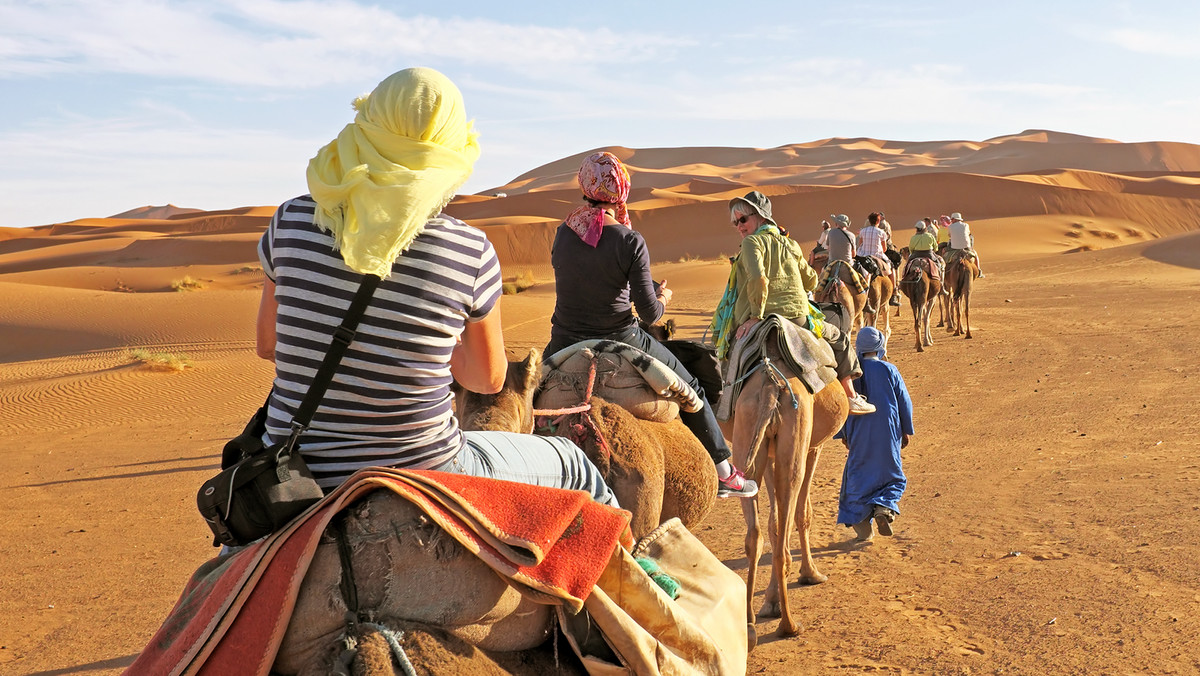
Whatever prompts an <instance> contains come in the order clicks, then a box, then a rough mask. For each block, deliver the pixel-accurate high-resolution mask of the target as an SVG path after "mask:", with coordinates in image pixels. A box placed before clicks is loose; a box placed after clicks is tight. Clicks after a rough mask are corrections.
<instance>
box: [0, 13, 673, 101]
mask: <svg viewBox="0 0 1200 676" xmlns="http://www.w3.org/2000/svg"><path fill="white" fill-rule="evenodd" d="M687 44H689V42H688V41H687V40H683V39H680V38H675V37H669V36H661V35H652V34H646V33H639V32H636V31H630V32H624V31H623V32H620V33H618V32H616V31H613V30H611V29H608V28H603V27H601V28H597V29H594V30H587V31H584V30H579V29H574V28H555V27H547V26H533V25H514V24H506V23H500V22H496V21H491V20H486V19H462V18H445V19H443V18H436V17H430V16H406V15H403V14H400V13H397V12H392V11H388V10H385V9H382V8H379V7H371V6H363V5H359V4H356V3H353V2H348V1H346V0H340V1H336V2H316V1H305V2H282V1H280V0H211V1H210V2H204V3H199V2H196V3H185V2H174V3H172V2H155V3H149V2H144V1H139V0H69V1H66V2H55V3H38V4H35V5H20V6H16V5H6V6H4V7H2V8H0V77H5V76H7V77H13V76H37V75H41V76H48V75H54V74H58V73H80V72H91V73H116V74H133V75H143V76H152V77H160V78H164V79H189V80H199V81H205V82H216V83H223V84H230V85H242V86H257V87H265V88H272V87H280V88H295V87H314V86H320V85H324V84H329V83H337V82H347V81H357V80H360V79H362V78H368V77H375V76H377V75H378V73H380V72H381V71H388V70H389V67H388V66H384V67H382V68H381V66H380V64H406V63H411V62H412V61H413V60H414V59H416V60H420V61H421V62H430V61H434V62H449V63H456V64H468V65H470V64H474V65H482V66H489V67H498V68H505V69H510V70H514V71H520V72H522V73H523V74H525V75H528V76H531V77H538V76H539V75H541V76H545V75H547V74H557V73H567V72H572V70H573V69H580V68H591V67H594V66H596V65H598V64H604V63H617V62H620V63H626V64H627V63H634V62H641V61H650V60H657V59H660V58H662V57H663V56H664V55H665V54H667V53H669V52H670V51H671V50H673V49H676V48H679V47H681V46H685V45H687Z"/></svg>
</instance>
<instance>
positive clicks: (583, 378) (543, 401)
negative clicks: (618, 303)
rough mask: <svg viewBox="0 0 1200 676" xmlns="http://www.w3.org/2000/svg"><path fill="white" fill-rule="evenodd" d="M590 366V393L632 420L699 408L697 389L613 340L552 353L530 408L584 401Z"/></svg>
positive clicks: (666, 418) (665, 419) (551, 407)
mask: <svg viewBox="0 0 1200 676" xmlns="http://www.w3.org/2000/svg"><path fill="white" fill-rule="evenodd" d="M593 364H595V377H594V380H593V381H592V394H593V395H596V396H599V397H601V398H603V399H605V400H607V401H610V402H612V403H615V404H619V405H620V406H621V407H622V408H624V409H626V410H627V411H629V412H630V413H632V414H633V416H634V417H636V418H641V419H642V420H653V421H656V422H668V421H670V420H674V419H675V418H677V417H678V416H679V411H680V410H681V409H682V410H684V411H687V412H694V411H698V410H700V409H701V407H702V406H703V401H702V400H701V399H700V395H699V394H697V392H696V390H694V389H692V387H691V385H689V384H688V383H687V382H685V381H684V380H683V379H682V378H680V377H679V375H678V374H676V373H675V372H674V371H672V370H671V369H669V368H667V365H666V364H664V363H662V362H661V361H659V360H657V359H655V358H654V357H652V356H650V355H649V354H647V353H645V352H643V351H642V350H639V349H637V348H636V347H633V346H631V345H627V344H625V343H622V342H619V341H615V340H586V341H583V342H579V343H576V344H574V345H571V346H569V347H566V348H563V349H562V350H559V351H558V352H556V353H555V354H553V355H551V356H550V358H549V359H548V360H546V364H545V367H546V368H545V372H544V373H543V374H542V385H541V389H540V390H539V392H538V395H537V397H536V398H535V400H534V406H535V407H536V408H537V409H539V410H558V409H564V408H570V407H573V406H578V405H579V404H582V403H584V400H585V399H586V397H587V391H588V381H589V378H591V375H590V373H591V369H592V365H593Z"/></svg>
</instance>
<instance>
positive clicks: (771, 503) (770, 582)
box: [758, 469, 792, 618]
mask: <svg viewBox="0 0 1200 676" xmlns="http://www.w3.org/2000/svg"><path fill="white" fill-rule="evenodd" d="M764 481H766V486H767V496H768V499H767V504H768V509H767V542H769V543H772V557H774V555H775V550H774V546H775V543H778V542H779V522H778V520H776V519H775V504H776V497H778V496H776V493H775V474H774V472H772V471H769V469H768V472H767V475H766V477H764ZM787 561H788V566H791V561H792V557H791V551H790V550H788V556H787ZM785 579H786V576H785ZM785 588H786V587H785ZM779 616H780V611H779V585H778V584H776V576H775V574H774V567H773V568H772V574H770V575H768V576H767V591H766V592H764V593H763V602H762V608H761V609H760V610H758V617H760V618H762V617H779Z"/></svg>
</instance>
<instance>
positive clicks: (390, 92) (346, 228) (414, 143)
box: [308, 68, 479, 277]
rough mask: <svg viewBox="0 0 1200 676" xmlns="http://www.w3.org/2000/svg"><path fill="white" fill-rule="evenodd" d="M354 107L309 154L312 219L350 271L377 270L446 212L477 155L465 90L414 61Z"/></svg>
mask: <svg viewBox="0 0 1200 676" xmlns="http://www.w3.org/2000/svg"><path fill="white" fill-rule="evenodd" d="M354 109H355V110H357V111H358V113H357V114H356V115H355V117H354V122H353V123H351V124H348V125H346V126H345V127H344V128H343V129H342V131H341V133H339V134H338V137H337V138H336V139H334V140H333V141H332V142H330V143H329V144H328V145H326V146H325V147H323V148H321V150H319V151H318V152H317V155H316V157H314V158H312V160H310V161H309V163H308V189H309V192H310V193H311V194H312V197H313V199H314V200H315V201H316V202H317V211H316V213H315V214H314V217H313V222H314V223H315V224H316V225H317V226H318V227H320V228H321V229H322V230H325V231H327V232H330V233H332V234H333V238H334V248H335V249H337V250H339V251H341V254H342V259H343V260H345V261H346V264H347V265H349V266H350V267H351V268H353V269H354V270H356V271H358V272H361V273H364V274H365V273H371V274H375V275H378V276H380V277H387V276H388V275H389V274H391V270H392V263H393V262H395V260H396V258H397V257H399V256H400V254H402V253H403V252H404V251H405V250H406V249H408V247H409V245H410V244H412V241H413V239H415V238H416V237H417V235H419V234H420V233H421V231H422V230H423V229H424V227H425V223H426V222H427V221H428V220H429V219H430V218H432V217H434V216H436V215H437V214H438V213H439V212H441V210H442V208H443V207H445V206H446V204H447V203H449V201H450V200H451V199H452V198H453V197H454V192H455V191H456V190H457V189H458V188H459V186H461V185H462V184H463V182H465V181H466V180H467V178H468V177H469V176H470V175H471V172H472V170H473V168H474V165H475V160H476V159H478V158H479V144H478V143H477V142H476V136H477V134H476V133H475V131H474V130H473V129H472V122H470V121H468V120H467V117H466V112H465V110H464V108H463V100H462V94H461V93H460V92H459V91H458V88H457V87H455V86H454V83H453V82H451V81H450V80H449V78H447V77H446V76H445V75H442V74H441V73H439V72H437V71H435V70H432V69H429V68H408V69H406V70H402V71H400V72H398V73H394V74H392V75H390V76H389V77H388V78H386V79H385V80H383V81H382V82H380V83H379V85H378V86H376V87H375V90H374V91H372V92H371V93H370V94H367V95H365V96H360V97H359V98H358V99H356V100H355V101H354Z"/></svg>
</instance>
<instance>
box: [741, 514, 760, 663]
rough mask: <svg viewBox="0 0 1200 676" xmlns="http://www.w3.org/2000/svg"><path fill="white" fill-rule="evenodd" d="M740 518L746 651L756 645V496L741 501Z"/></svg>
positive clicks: (757, 550)
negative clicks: (742, 522) (743, 522)
mask: <svg viewBox="0 0 1200 676" xmlns="http://www.w3.org/2000/svg"><path fill="white" fill-rule="evenodd" d="M741 503H742V517H743V518H744V519H745V520H746V542H745V548H746V640H747V649H748V650H753V649H754V646H755V645H757V644H758V631H757V630H756V629H755V628H754V587H755V585H756V584H757V583H758V560H759V558H760V557H761V556H762V545H763V540H762V530H761V529H760V528H759V525H758V496H755V497H753V498H747V499H745V500H741Z"/></svg>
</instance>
